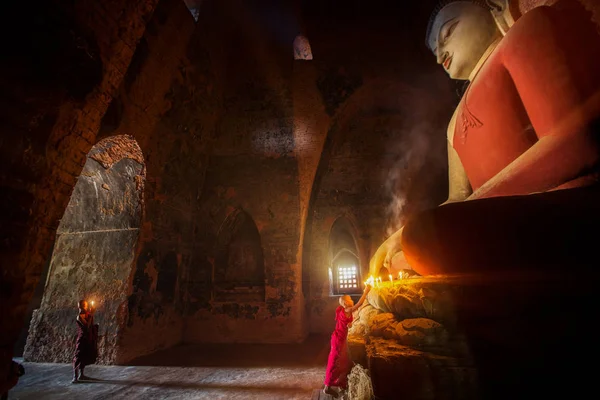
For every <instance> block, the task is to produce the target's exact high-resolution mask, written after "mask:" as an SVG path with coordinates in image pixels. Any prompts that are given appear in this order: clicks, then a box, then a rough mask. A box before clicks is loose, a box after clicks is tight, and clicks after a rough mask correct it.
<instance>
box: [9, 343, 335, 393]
mask: <svg viewBox="0 0 600 400" xmlns="http://www.w3.org/2000/svg"><path fill="white" fill-rule="evenodd" d="M328 351H329V338H328V337H323V336H313V337H310V338H309V339H308V340H307V341H306V342H305V343H303V344H298V345H243V344H232V345H186V346H178V347H176V348H173V349H170V350H166V351H161V352H158V353H155V354H152V355H150V356H146V357H142V358H140V359H137V360H134V361H133V362H131V363H130V365H126V366H116V365H112V366H105V365H92V366H89V367H88V368H86V370H85V372H86V375H89V376H90V377H92V378H94V380H92V381H89V382H86V383H78V384H71V383H70V382H71V377H72V370H71V365H69V364H41V363H24V364H23V365H24V367H25V375H24V376H23V377H21V379H20V380H19V383H18V385H17V386H15V387H14V388H13V390H11V391H10V392H9V397H8V398H9V399H24V400H25V399H36V400H42V399H48V400H50V399H67V398H81V399H87V400H91V399H228V400H242V399H243V400H255V399H285V400H288V399H289V400H294V399H303V400H304V399H305V400H310V399H311V397H312V395H313V393H314V391H315V389H319V388H321V387H322V384H323V378H324V376H325V364H326V362H327V354H328ZM17 361H19V362H21V361H22V360H18V359H17Z"/></svg>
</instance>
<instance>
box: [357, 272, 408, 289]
mask: <svg viewBox="0 0 600 400" xmlns="http://www.w3.org/2000/svg"><path fill="white" fill-rule="evenodd" d="M388 276H389V278H390V280H389V282H390V284H391V285H393V284H394V277H393V275H392V274H389V275H388ZM401 279H404V273H403V272H402V271H400V272H398V280H401ZM385 282H387V281H385ZM383 283H384V281H383V278H381V277H380V276H379V277H377V278H375V277H374V276H373V275H371V276H370V277H369V279H367V280H366V281H365V285H370V286H371V287H374V288H378V287H381V286H382V285H383Z"/></svg>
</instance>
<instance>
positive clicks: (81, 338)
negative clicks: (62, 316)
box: [72, 300, 98, 383]
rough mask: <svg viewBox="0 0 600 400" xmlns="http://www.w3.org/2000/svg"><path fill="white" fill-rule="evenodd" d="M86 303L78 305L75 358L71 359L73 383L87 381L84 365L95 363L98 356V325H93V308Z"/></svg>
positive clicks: (80, 302)
mask: <svg viewBox="0 0 600 400" xmlns="http://www.w3.org/2000/svg"><path fill="white" fill-rule="evenodd" d="M93 303H94V302H92V306H90V305H89V304H88V302H87V301H85V300H80V301H79V303H78V306H79V314H78V315H77V319H76V322H77V340H76V342H75V357H74V358H73V381H72V382H73V383H77V382H79V381H80V380H85V379H88V377H87V376H85V375H84V373H83V371H84V368H85V367H86V365H90V364H93V363H95V362H96V357H97V355H98V349H97V338H98V325H96V324H94V312H95V308H94V306H93Z"/></svg>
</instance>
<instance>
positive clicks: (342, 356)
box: [323, 285, 371, 397]
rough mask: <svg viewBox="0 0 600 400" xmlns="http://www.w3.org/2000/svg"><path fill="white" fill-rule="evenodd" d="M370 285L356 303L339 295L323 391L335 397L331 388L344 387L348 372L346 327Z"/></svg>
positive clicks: (346, 382)
mask: <svg viewBox="0 0 600 400" xmlns="http://www.w3.org/2000/svg"><path fill="white" fill-rule="evenodd" d="M370 290H371V286H369V285H367V286H366V287H365V291H364V292H363V295H362V296H361V298H360V300H358V303H356V304H354V301H352V298H351V297H350V296H348V295H344V296H341V297H340V300H339V301H340V306H339V307H338V308H337V309H336V310H335V330H334V331H333V333H332V334H331V350H330V352H329V359H328V360H327V370H326V372H325V387H324V388H323V393H325V394H328V395H331V396H334V397H337V392H336V391H335V390H333V389H332V386H336V387H339V388H342V389H346V388H347V386H348V373H349V372H350V357H349V355H348V341H347V339H348V328H349V327H351V326H352V320H353V316H352V313H353V312H354V311H356V310H358V309H359V308H360V306H361V305H362V304H363V303H364V301H365V299H366V297H367V294H368V293H369V291H370Z"/></svg>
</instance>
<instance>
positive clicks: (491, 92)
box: [370, 0, 600, 275]
mask: <svg viewBox="0 0 600 400" xmlns="http://www.w3.org/2000/svg"><path fill="white" fill-rule="evenodd" d="M505 7H506V2H505V1H501V0H498V1H495V0H494V1H492V0H487V1H481V0H443V1H441V2H439V3H438V5H437V6H436V8H435V9H434V11H433V13H432V15H431V18H430V21H429V25H428V28H427V33H426V44H427V46H428V47H429V49H430V50H431V51H432V52H433V55H434V56H435V57H436V59H437V62H438V64H440V65H441V66H442V67H443V68H444V69H445V71H446V72H447V73H448V75H449V76H450V77H451V78H452V79H456V80H461V81H468V86H467V87H466V91H465V93H464V95H463V96H462V99H461V101H460V103H459V105H458V107H457V108H456V110H455V113H454V115H453V117H452V119H451V121H450V124H449V127H448V132H447V141H448V143H447V144H448V169H449V193H448V200H447V201H446V202H445V203H443V204H442V205H441V206H439V207H436V208H434V209H432V210H428V211H425V212H423V213H420V214H417V215H414V216H412V217H411V218H409V220H408V222H407V223H406V225H405V226H404V227H403V228H401V229H400V230H398V231H397V232H395V233H394V234H393V235H391V236H390V237H389V238H388V239H387V240H386V241H385V242H384V243H383V244H382V245H381V246H380V247H379V249H378V250H377V252H376V253H375V255H374V256H373V257H372V259H371V265H370V272H371V273H372V274H374V275H376V274H377V271H379V270H380V269H381V268H382V267H383V266H386V267H389V266H390V265H395V264H396V263H398V262H400V263H408V264H409V265H410V266H411V267H412V268H413V269H414V270H416V271H417V272H418V273H420V274H422V275H429V274H448V273H470V272H481V271H482V270H500V269H507V268H508V269H516V270H522V269H527V268H530V269H531V270H538V271H540V270H541V271H547V270H549V269H554V270H562V269H563V267H567V266H568V268H576V267H580V270H581V269H590V268H591V266H592V264H593V260H594V259H595V255H594V254H593V249H594V245H593V243H594V242H595V241H596V240H598V233H597V232H598V228H597V227H598V226H599V225H598V223H599V222H600V207H599V206H598V205H599V204H600V185H598V177H599V176H600V175H599V170H600V169H599V160H600V149H599V141H598V139H599V127H600V123H599V122H600V74H599V73H598V66H599V65H600V38H599V37H598V34H597V32H596V29H595V26H594V24H593V23H592V22H591V20H590V17H589V16H587V17H586V18H581V16H582V14H581V12H575V11H573V12H570V13H567V12H564V11H560V12H559V11H558V10H557V9H556V8H554V7H549V6H540V7H537V8H535V9H533V10H531V11H529V12H527V13H526V14H524V15H523V16H522V17H520V18H519V19H518V20H517V21H516V22H514V24H512V21H509V22H506V20H504V23H499V22H498V15H502V10H504V9H505ZM509 25H511V26H510V28H509V27H508V26H509ZM501 29H502V31H504V30H507V32H506V34H505V35H503V32H502V31H501ZM590 229H592V230H591V231H590ZM586 231H590V232H589V233H584V232H586ZM573 235H576V236H573ZM573 237H576V239H573ZM549 249H552V251H549ZM396 256H397V257H396ZM395 257H396V259H394V258H395ZM397 267H399V268H402V267H401V266H397Z"/></svg>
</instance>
